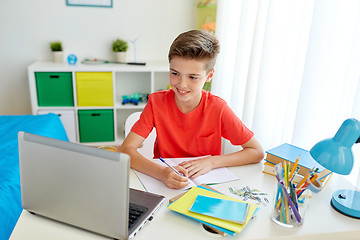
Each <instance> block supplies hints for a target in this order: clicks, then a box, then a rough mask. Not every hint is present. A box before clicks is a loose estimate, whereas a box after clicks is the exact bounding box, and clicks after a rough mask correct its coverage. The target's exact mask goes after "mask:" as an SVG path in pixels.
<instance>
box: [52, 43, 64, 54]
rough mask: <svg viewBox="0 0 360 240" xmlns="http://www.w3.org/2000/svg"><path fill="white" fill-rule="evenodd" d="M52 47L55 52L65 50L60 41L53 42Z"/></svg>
mask: <svg viewBox="0 0 360 240" xmlns="http://www.w3.org/2000/svg"><path fill="white" fill-rule="evenodd" d="M50 48H51V51H53V52H61V51H62V50H63V49H62V44H61V42H59V41H57V42H51V43H50Z"/></svg>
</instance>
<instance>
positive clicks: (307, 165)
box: [264, 143, 331, 181]
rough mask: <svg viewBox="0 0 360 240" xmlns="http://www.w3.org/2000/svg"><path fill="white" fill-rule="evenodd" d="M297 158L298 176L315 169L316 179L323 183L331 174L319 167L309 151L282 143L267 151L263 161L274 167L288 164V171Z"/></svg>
mask: <svg viewBox="0 0 360 240" xmlns="http://www.w3.org/2000/svg"><path fill="white" fill-rule="evenodd" d="M298 157H299V162H298V167H299V168H300V169H299V172H298V174H299V175H302V176H305V175H306V174H307V173H308V172H309V171H311V169H313V168H315V169H318V170H317V173H318V179H319V180H320V181H325V180H326V179H327V177H328V176H329V175H330V174H331V171H330V170H328V169H326V168H324V167H323V166H321V165H320V164H319V163H317V162H316V161H315V160H314V159H313V158H312V157H311V155H310V152H309V151H307V150H305V149H302V148H299V147H296V146H294V145H291V144H288V143H284V144H281V145H279V146H277V147H275V148H272V149H270V150H267V151H266V158H265V161H267V162H269V163H272V164H273V165H274V166H275V165H276V164H278V163H284V161H285V162H286V163H290V169H292V167H293V165H294V163H295V161H296V159H297V158H298ZM268 166H270V165H268ZM264 168H265V167H264ZM267 168H269V167H267ZM267 171H268V170H267Z"/></svg>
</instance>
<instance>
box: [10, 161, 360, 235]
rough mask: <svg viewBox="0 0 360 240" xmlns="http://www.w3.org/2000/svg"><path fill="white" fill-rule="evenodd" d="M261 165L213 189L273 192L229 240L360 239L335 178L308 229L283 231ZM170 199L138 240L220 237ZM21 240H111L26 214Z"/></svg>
mask: <svg viewBox="0 0 360 240" xmlns="http://www.w3.org/2000/svg"><path fill="white" fill-rule="evenodd" d="M262 167H263V165H262V163H258V164H253V165H247V166H241V167H233V168H230V170H231V171H233V172H234V173H235V174H237V175H238V176H239V178H240V180H238V181H235V182H229V183H224V184H218V185H213V186H212V187H213V188H215V189H217V190H219V191H221V192H223V193H225V194H227V195H229V196H233V195H231V193H230V191H229V190H228V188H229V187H237V188H241V187H244V186H249V187H251V188H256V189H259V190H261V191H262V192H266V193H268V199H269V200H270V203H269V204H267V205H266V206H264V205H261V207H260V210H259V211H258V213H257V214H256V217H255V218H254V219H252V220H251V221H250V222H249V224H248V225H247V226H246V227H245V228H244V230H243V231H242V232H240V233H239V234H237V235H236V236H235V237H231V236H226V237H224V238H228V239H342V240H344V239H359V236H360V220H359V219H353V218H350V217H346V216H344V215H342V214H340V213H338V212H337V211H335V210H334V209H333V208H332V207H331V206H330V199H331V196H332V193H333V192H334V191H335V190H339V189H342V188H346V189H353V187H352V186H351V184H350V183H348V182H347V181H346V180H345V179H344V178H343V177H341V176H338V175H335V174H334V176H332V178H331V179H330V181H329V182H328V184H327V185H326V187H325V188H324V189H323V190H322V191H321V192H320V193H318V194H314V195H313V197H312V199H311V200H310V203H309V206H308V209H307V211H306V215H305V219H304V224H303V225H302V226H301V227H299V228H294V229H288V228H284V227H281V226H279V225H277V224H276V223H274V222H273V221H272V220H271V219H270V213H271V210H272V201H273V200H272V198H273V191H274V190H273V188H274V186H275V178H274V177H273V176H270V175H267V174H263V173H262V172H261V171H262ZM130 186H131V187H132V188H137V189H143V187H142V185H141V183H140V182H139V180H138V179H137V177H136V175H135V173H134V172H133V171H131V174H130ZM170 192H171V194H167V195H165V196H166V202H165V204H164V205H163V206H162V207H161V209H160V210H159V211H158V212H157V213H156V214H155V216H154V219H153V220H152V221H151V222H149V223H148V224H146V225H145V226H144V227H143V229H142V230H141V231H140V232H139V233H138V235H137V236H136V237H135V238H134V239H136V240H143V239H172V240H176V239H179V240H184V239H213V238H219V235H215V234H211V233H209V232H207V231H205V230H204V229H203V228H202V225H201V224H200V223H198V222H196V221H194V220H191V219H189V218H187V217H183V216H181V215H179V214H177V213H174V212H172V211H170V210H169V209H167V207H166V206H167V202H168V200H169V199H170V198H171V197H173V196H174V194H173V192H172V191H170ZM10 239H12V240H17V239H79V240H81V239H109V238H106V237H103V236H100V235H97V234H94V233H91V232H88V231H85V230H82V229H79V228H75V227H73V226H69V225H66V224H62V223H59V222H56V221H53V220H50V219H47V218H44V217H41V216H36V215H32V214H30V213H28V212H27V211H23V212H22V214H21V216H20V218H19V220H18V222H17V224H16V226H15V229H14V231H13V233H12V235H11V237H10Z"/></svg>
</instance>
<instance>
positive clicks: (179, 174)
mask: <svg viewBox="0 0 360 240" xmlns="http://www.w3.org/2000/svg"><path fill="white" fill-rule="evenodd" d="M159 159H160V161H162V162H163V163H165V164H166V165H167V166H168V167H169V168H171V169H172V170H173V171H174V172H176V173H177V174H179V175H180V176H184V175H182V174H181V173H179V172H178V170H176V169H175V168H173V167H172V166H171V165H169V164H168V163H167V162H165V160H164V159H162V158H161V157H159Z"/></svg>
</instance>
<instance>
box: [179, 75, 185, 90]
mask: <svg viewBox="0 0 360 240" xmlns="http://www.w3.org/2000/svg"><path fill="white" fill-rule="evenodd" d="M186 86H187V82H186V78H185V77H180V78H179V87H180V88H181V89H183V88H186Z"/></svg>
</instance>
